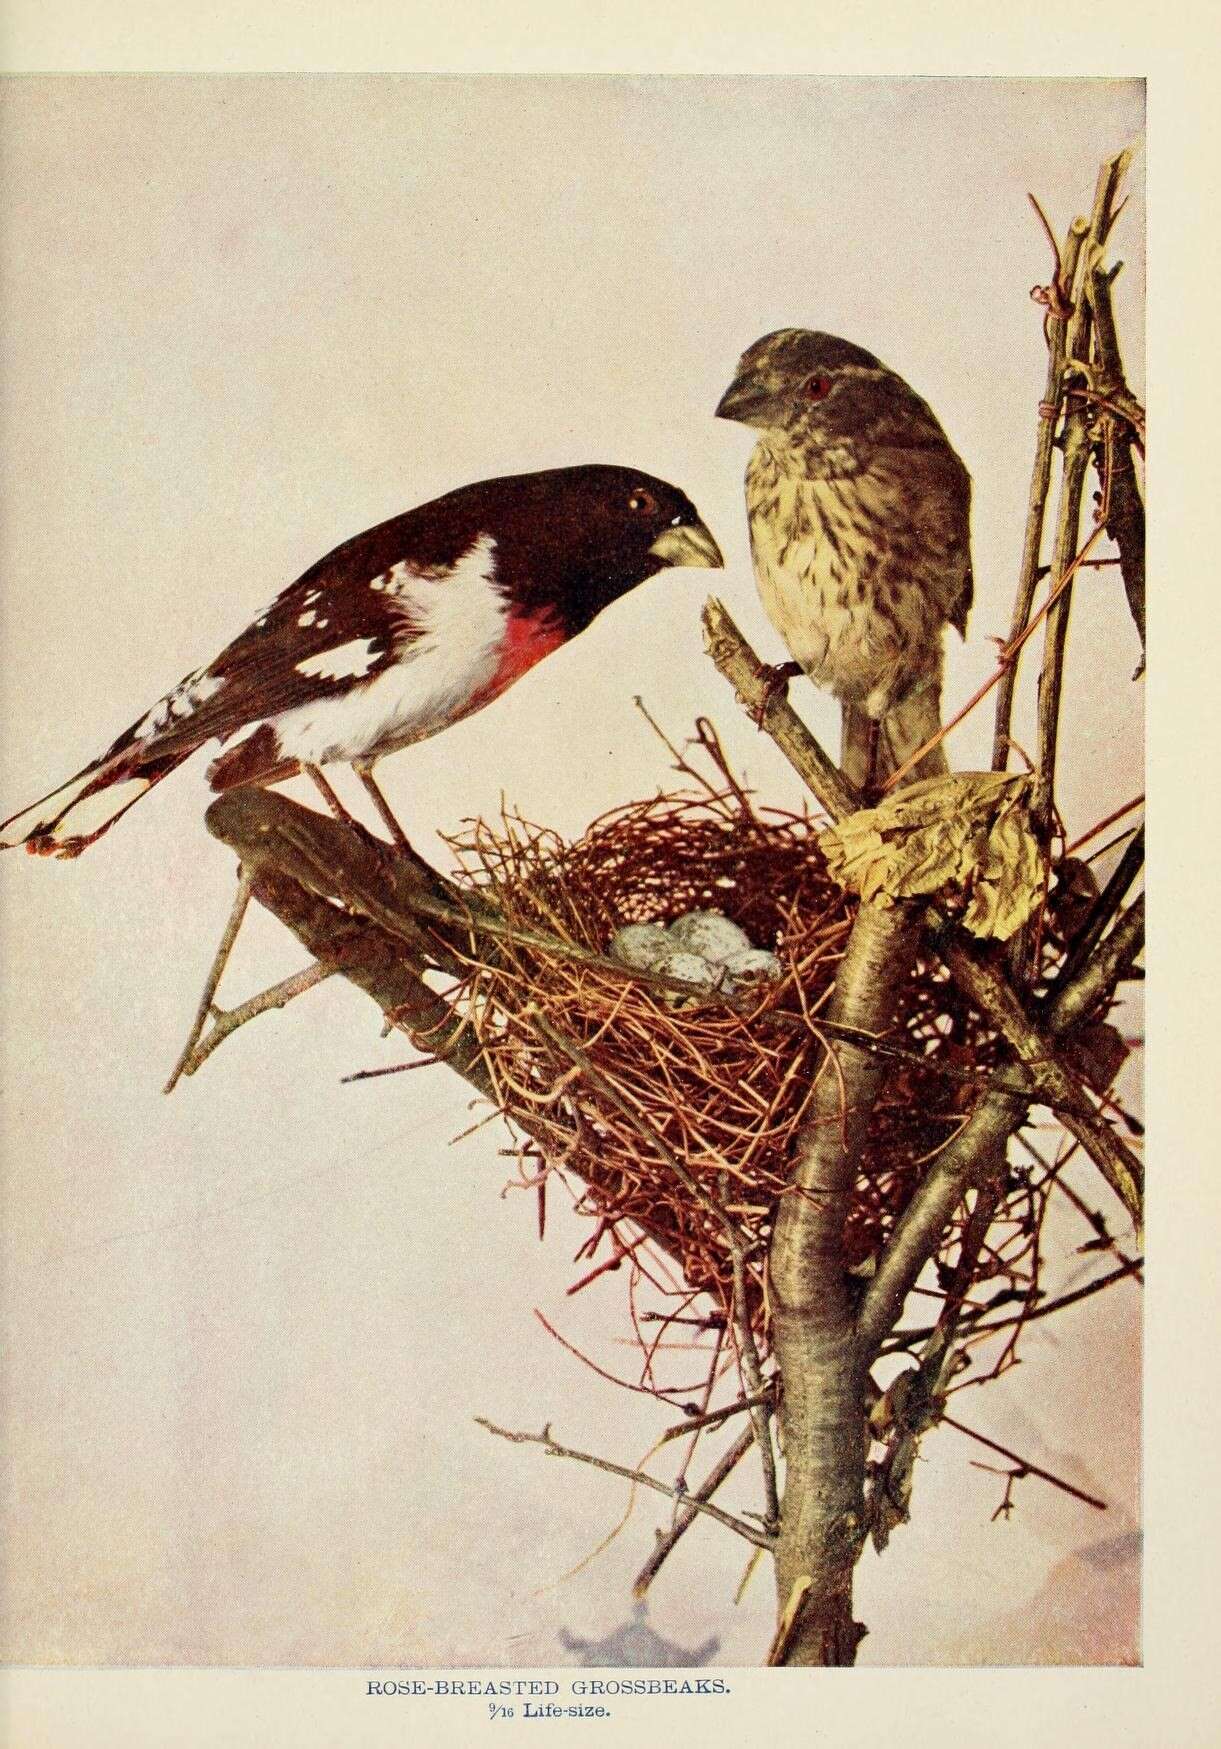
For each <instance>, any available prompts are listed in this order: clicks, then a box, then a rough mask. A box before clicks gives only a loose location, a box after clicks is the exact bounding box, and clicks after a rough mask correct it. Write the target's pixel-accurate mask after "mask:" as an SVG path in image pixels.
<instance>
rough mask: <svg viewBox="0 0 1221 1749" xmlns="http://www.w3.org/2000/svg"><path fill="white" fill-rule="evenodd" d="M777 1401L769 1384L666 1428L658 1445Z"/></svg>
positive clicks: (666, 1443)
mask: <svg viewBox="0 0 1221 1749" xmlns="http://www.w3.org/2000/svg"><path fill="white" fill-rule="evenodd" d="M674 1322H675V1323H676V1324H677V1323H679V1322H681V1320H680V1319H678V1318H675V1319H674ZM775 1401H776V1390H775V1385H774V1384H773V1383H769V1384H767V1385H766V1386H765V1388H764V1389H763V1390H761V1391H760V1392H758V1394H757V1395H756V1396H753V1397H739V1398H738V1400H737V1402H736V1403H727V1404H726V1405H725V1406H724V1408H721V1409H710V1410H709V1411H708V1413H707V1414H706V1415H689V1416H688V1417H687V1419H686V1420H685V1421H676V1422H675V1424H674V1426H673V1427H667V1428H666V1430H665V1432H664V1433H663V1434H662V1436H661V1438H660V1439H659V1440H658V1442H657V1443H658V1445H668V1444H669V1443H670V1441H671V1440H672V1439H682V1438H683V1436H684V1434H687V1433H690V1432H691V1430H692V1428H693V1427H719V1426H720V1425H721V1423H722V1422H723V1421H728V1420H729V1419H730V1418H731V1417H732V1416H734V1415H744V1414H746V1413H747V1412H748V1411H749V1410H751V1409H754V1408H757V1407H758V1405H759V1404H760V1403H774V1402H775Z"/></svg>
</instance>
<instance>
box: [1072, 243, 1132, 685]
mask: <svg viewBox="0 0 1221 1749" xmlns="http://www.w3.org/2000/svg"><path fill="white" fill-rule="evenodd" d="M1117 271H1118V269H1112V270H1110V271H1108V270H1106V269H1105V268H1104V267H1103V266H1102V264H1101V262H1096V263H1095V264H1094V265H1093V267H1092V268H1091V270H1090V272H1089V273H1088V274H1087V275H1086V281H1085V291H1086V296H1087V297H1088V298H1089V302H1090V309H1091V312H1092V314H1093V318H1094V351H1095V365H1094V370H1093V382H1092V385H1091V391H1092V398H1093V400H1094V403H1095V405H1100V406H1101V407H1102V409H1103V411H1102V419H1103V420H1104V421H1105V422H1108V424H1109V433H1107V432H1104V434H1103V435H1102V436H1100V437H1099V439H1098V441H1097V442H1096V443H1095V448H1094V461H1095V467H1096V468H1097V471H1098V474H1099V476H1100V477H1102V475H1103V473H1104V471H1106V472H1108V473H1109V483H1110V491H1109V495H1108V515H1107V518H1106V528H1107V533H1108V534H1109V535H1110V537H1111V539H1112V540H1113V541H1114V542H1115V545H1116V547H1117V548H1118V550H1119V566H1120V572H1121V574H1122V576H1123V582H1124V590H1125V592H1126V594H1127V597H1128V607H1129V608H1130V610H1131V613H1132V619H1133V622H1134V623H1135V625H1136V629H1137V632H1138V633H1139V634H1140V649H1141V667H1142V668H1143V666H1144V658H1145V502H1144V498H1143V497H1142V495H1141V489H1140V482H1139V480H1138V479H1137V477H1136V468H1135V466H1134V464H1133V461H1132V449H1133V445H1136V446H1137V447H1138V448H1140V449H1142V450H1143V448H1144V433H1145V421H1144V409H1143V408H1142V407H1141V406H1140V403H1139V402H1138V401H1137V400H1136V397H1135V396H1134V395H1133V394H1132V392H1131V390H1130V389H1129V388H1128V385H1127V381H1126V379H1125V377H1124V368H1123V356H1122V354H1121V352H1120V346H1119V332H1118V329H1117V328H1116V325H1115V312H1114V310H1113V309H1112V307H1111V283H1112V280H1113V279H1114V275H1115V272H1117ZM1104 452H1107V453H1104ZM1138 672H1139V670H1138Z"/></svg>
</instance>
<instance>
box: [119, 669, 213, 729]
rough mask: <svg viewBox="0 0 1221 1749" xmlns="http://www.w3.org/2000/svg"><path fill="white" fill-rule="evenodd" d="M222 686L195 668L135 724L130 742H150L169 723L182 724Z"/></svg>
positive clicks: (211, 676)
mask: <svg viewBox="0 0 1221 1749" xmlns="http://www.w3.org/2000/svg"><path fill="white" fill-rule="evenodd" d="M224 684H225V683H224V681H223V680H222V679H220V678H219V677H218V676H217V675H215V674H206V673H205V672H204V670H203V669H202V668H197V669H196V670H195V672H194V674H188V675H187V677H186V679H185V680H180V681H179V682H178V685H177V686H176V687H175V688H174V690H173V692H167V693H166V695H165V697H164V698H162V699H158V701H157V703H156V704H155V705H154V706H153V708H152V710H150V711H149V713H148V715H147V716H146V717H144V718H143V719H142V721H141V722H139V723H138V724H137V725H136V728H135V729H134V731H133V739H135V740H137V741H148V740H151V738H152V737H153V736H154V735H156V734H159V733H160V732H161V730H162V729H167V728H168V727H169V726H170V723H171V722H182V721H184V720H185V719H186V718H187V717H189V716H191V715H192V714H193V713H194V712H195V711H197V710H198V709H199V707H200V705H201V704H206V703H207V701H208V700H209V699H210V698H215V696H216V694H217V693H218V692H219V691H220V689H221V687H222V686H223V685H224Z"/></svg>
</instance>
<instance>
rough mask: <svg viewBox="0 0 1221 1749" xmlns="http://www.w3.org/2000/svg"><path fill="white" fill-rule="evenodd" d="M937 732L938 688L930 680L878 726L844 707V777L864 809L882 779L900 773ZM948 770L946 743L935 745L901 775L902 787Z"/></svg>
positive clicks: (858, 711) (862, 712)
mask: <svg viewBox="0 0 1221 1749" xmlns="http://www.w3.org/2000/svg"><path fill="white" fill-rule="evenodd" d="M940 728H941V686H940V683H939V682H937V681H931V680H930V681H928V682H926V683H925V684H924V685H923V686H920V687H918V688H917V689H916V690H915V691H914V692H909V693H908V694H907V696H906V697H905V698H901V699H900V700H899V702H898V703H897V704H895V705H892V707H891V708H890V710H888V711H887V713H886V715H885V716H884V717H883V718H882V719H881V721H875V720H874V719H873V718H872V717H870V716H869V715H868V713H867V712H866V711H865V710H864V709H863V708H862V707H861V706H860V705H854V704H845V705H844V721H843V740H842V742H841V747H840V764H841V766H842V768H843V773H844V776H845V777H846V778H847V779H848V781H849V783H851V784H852V785H853V786H854V787H855V788H856V789H857V790H858V791H859V793H860V794H861V796H862V797H864V798H865V801H866V802H867V803H869V802H871V801H873V800H876V798H877V795H878V792H879V791H880V789H881V787H882V785H883V784H884V783H885V782H886V780H887V778H888V777H890V776H891V774H892V773H893V772H896V771H899V770H901V769H902V768H903V766H905V765H906V764H907V762H908V760H909V759H910V758H911V757H912V755H913V754H914V753H917V752H918V751H919V749H920V748H921V747H923V746H924V745H925V744H926V743H927V742H929V741H931V740H932V739H933V737H934V736H935V735H936V734H937V733H938V731H939V730H940ZM949 769H950V767H949V762H948V760H947V759H946V754H945V743H944V742H943V741H939V742H938V743H937V745H936V746H935V747H931V748H930V749H929V751H928V752H927V753H925V754H923V755H922V756H921V758H920V759H919V760H918V761H917V762H916V764H915V765H913V766H912V768H911V770H910V771H908V772H906V773H905V774H904V777H903V782H904V783H915V782H917V780H918V779H920V778H922V777H942V776H944V775H945V773H946V772H947V771H948V770H949Z"/></svg>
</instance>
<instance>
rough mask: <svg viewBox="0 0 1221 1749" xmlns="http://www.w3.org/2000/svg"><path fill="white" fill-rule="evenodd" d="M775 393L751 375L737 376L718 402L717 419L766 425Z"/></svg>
mask: <svg viewBox="0 0 1221 1749" xmlns="http://www.w3.org/2000/svg"><path fill="white" fill-rule="evenodd" d="M774 399H775V397H774V395H773V393H772V391H771V389H769V388H768V387H767V386H766V385H765V384H763V383H760V382H759V381H758V380H757V378H755V377H749V376H740V377H737V378H736V379H735V380H734V381H733V382H732V383H730V385H729V387H728V388H727V389H726V390H725V393H724V394H723V395H722V396H721V398H720V400H719V401H718V402H717V407H716V413H715V415H714V417H715V418H717V419H734V420H736V421H737V422H738V424H739V425H756V426H766V425H767V424H768V423H769V418H768V415H769V414H771V412H772V408H773V403H774Z"/></svg>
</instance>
